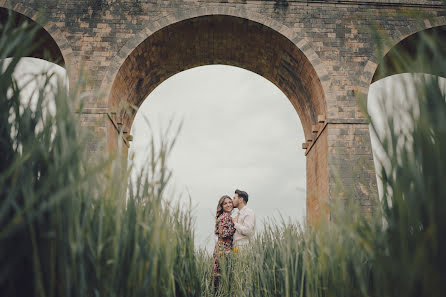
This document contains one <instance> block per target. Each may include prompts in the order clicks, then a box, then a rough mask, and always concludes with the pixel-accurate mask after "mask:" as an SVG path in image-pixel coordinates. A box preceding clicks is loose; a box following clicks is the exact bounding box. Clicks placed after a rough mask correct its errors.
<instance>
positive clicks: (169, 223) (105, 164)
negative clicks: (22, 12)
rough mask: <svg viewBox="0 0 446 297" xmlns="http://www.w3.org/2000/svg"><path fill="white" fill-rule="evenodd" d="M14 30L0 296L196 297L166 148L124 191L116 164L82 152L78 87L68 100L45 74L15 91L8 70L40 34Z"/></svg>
mask: <svg viewBox="0 0 446 297" xmlns="http://www.w3.org/2000/svg"><path fill="white" fill-rule="evenodd" d="M13 24H14V21H13V20H11V19H10V20H9V21H8V23H7V24H5V25H4V26H3V27H2V28H1V29H2V30H1V37H0V295H1V296H77V297H78V296H199V295H200V290H201V288H200V283H199V282H197V279H196V278H195V277H194V276H195V275H197V273H196V270H197V263H196V255H195V252H194V237H193V230H192V227H193V225H192V221H191V218H190V216H188V213H189V212H188V210H187V209H184V207H180V205H177V204H174V203H168V202H166V201H167V200H166V198H165V197H164V189H165V187H166V185H167V183H168V182H169V177H170V175H169V170H168V169H167V168H166V166H165V164H166V163H165V160H166V159H167V157H168V148H169V147H170V145H169V144H168V143H167V142H166V143H163V145H161V146H160V147H153V150H152V151H151V161H150V162H149V163H148V168H147V170H146V171H144V172H141V173H140V174H139V176H138V180H137V183H136V184H135V186H132V187H128V185H129V181H130V180H129V170H128V169H127V166H126V164H124V163H122V159H121V158H113V156H105V157H104V154H102V153H101V155H102V156H99V155H91V152H89V151H88V149H87V148H88V145H87V144H88V140H89V137H90V136H89V135H88V132H87V131H85V129H83V128H82V127H81V125H80V121H81V118H80V116H79V115H78V114H77V113H76V112H75V110H74V106H76V108H77V107H79V106H81V107H82V105H83V104H82V99H80V98H83V97H86V96H88V94H86V93H83V92H82V89H80V87H82V84H81V83H80V86H70V89H71V90H72V91H71V92H70V93H68V92H67V87H66V86H65V85H64V84H63V82H61V81H59V83H58V84H57V85H56V86H52V85H51V84H50V80H51V77H50V75H49V74H48V73H42V74H41V75H38V76H37V77H33V78H30V82H31V81H33V80H37V81H39V82H42V81H43V83H40V84H38V86H37V88H36V90H35V92H34V93H33V94H31V95H29V96H28V97H27V95H26V94H25V93H23V92H22V88H21V87H19V84H18V83H17V82H16V80H15V78H14V75H13V73H14V70H15V68H16V67H17V64H18V63H19V61H20V59H21V57H26V56H28V55H29V54H30V53H31V51H32V49H33V48H34V47H35V46H36V45H35V44H33V42H32V41H33V40H34V38H33V37H34V34H35V32H36V30H37V28H36V27H34V26H33V25H30V24H21V25H20V26H18V27H17V26H14V25H13ZM7 57H12V59H11V60H10V61H9V63H6V62H5V60H4V58H7ZM50 105H53V106H55V108H54V112H48V107H49V106H50Z"/></svg>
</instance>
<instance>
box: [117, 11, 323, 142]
mask: <svg viewBox="0 0 446 297" xmlns="http://www.w3.org/2000/svg"><path fill="white" fill-rule="evenodd" d="M212 64H223V65H231V66H237V67H240V68H243V69H247V70H250V71H252V72H254V73H257V74H259V75H261V76H263V77H265V78H266V79H268V80H269V81H271V82H272V83H274V84H275V85H276V86H277V87H278V88H279V89H280V90H281V91H282V92H283V93H284V94H285V95H286V96H287V97H288V99H289V100H290V102H291V103H292V105H293V106H294V108H295V110H296V111H297V113H298V115H299V118H300V120H301V123H302V126H303V129H304V133H305V136H306V137H311V134H312V125H314V124H316V123H317V117H318V115H325V114H326V99H325V96H326V94H325V93H324V89H323V86H322V83H321V80H320V78H319V77H318V75H317V73H316V71H315V68H314V67H313V64H312V63H311V62H310V60H309V59H308V57H306V55H305V54H304V53H303V52H302V51H301V50H300V49H299V48H298V47H297V46H296V45H295V44H294V43H293V42H291V41H290V40H289V39H288V38H287V37H285V36H284V35H282V34H280V33H279V32H277V31H275V30H273V29H271V28H270V27H268V26H265V25H263V24H260V23H257V22H254V21H251V20H248V19H244V18H241V17H235V16H228V15H206V16H199V17H194V18H191V19H186V20H183V21H180V22H176V23H173V24H171V25H167V26H166V27H163V28H162V29H160V30H158V31H156V32H155V33H153V34H151V35H150V36H149V37H148V38H146V39H145V40H144V41H143V42H141V43H140V44H139V45H137V46H136V48H134V49H133V51H131V53H130V54H129V55H128V56H127V58H126V59H125V61H124V62H123V64H122V65H121V67H120V68H119V70H118V71H117V74H116V76H115V78H114V81H113V84H112V86H111V91H110V95H109V98H108V108H109V110H111V111H114V112H115V114H114V115H112V117H113V120H114V121H115V122H116V123H119V124H122V125H123V126H124V127H127V129H128V128H129V127H131V124H132V121H133V117H134V115H135V113H136V110H133V109H125V107H124V106H126V105H127V106H128V105H131V106H136V107H138V106H140V104H141V103H142V101H143V100H144V99H145V98H146V97H147V96H148V95H149V94H150V92H152V91H153V90H154V89H155V88H156V87H157V86H158V85H159V84H160V83H161V82H163V81H164V80H166V79H167V78H169V77H170V76H172V75H174V74H176V73H178V72H181V71H183V70H187V69H191V68H194V67H197V66H203V65H212ZM129 110H130V112H127V111H129ZM110 129H112V130H113V127H110ZM110 135H116V133H109V145H110V146H116V144H110Z"/></svg>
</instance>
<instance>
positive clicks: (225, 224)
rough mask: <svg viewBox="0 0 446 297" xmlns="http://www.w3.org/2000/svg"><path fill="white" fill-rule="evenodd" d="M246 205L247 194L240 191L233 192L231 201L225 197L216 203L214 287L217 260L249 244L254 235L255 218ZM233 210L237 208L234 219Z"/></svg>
mask: <svg viewBox="0 0 446 297" xmlns="http://www.w3.org/2000/svg"><path fill="white" fill-rule="evenodd" d="M247 203H248V193H246V192H245V191H241V190H235V193H234V198H233V199H231V197H229V196H227V195H225V196H223V197H221V198H220V200H219V201H218V205H217V213H216V216H215V229H214V232H215V235H217V243H216V244H215V248H214V253H213V258H214V264H213V269H212V272H213V273H212V274H213V277H214V286H218V278H219V274H220V264H219V260H220V259H221V257H225V256H227V255H229V254H231V253H232V252H233V251H234V250H235V251H237V250H239V249H242V248H243V247H244V246H246V245H247V244H249V242H250V240H251V238H252V237H253V235H254V233H255V227H256V216H255V214H254V212H253V211H252V209H250V208H248V207H247V206H246V205H247ZM234 208H238V214H237V216H236V217H235V218H233V217H232V210H233V209H234Z"/></svg>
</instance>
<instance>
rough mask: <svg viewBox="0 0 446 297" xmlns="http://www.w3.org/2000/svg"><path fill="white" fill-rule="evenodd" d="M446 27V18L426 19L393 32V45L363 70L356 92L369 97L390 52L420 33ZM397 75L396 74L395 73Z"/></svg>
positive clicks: (371, 60)
mask: <svg viewBox="0 0 446 297" xmlns="http://www.w3.org/2000/svg"><path fill="white" fill-rule="evenodd" d="M445 25H446V17H445V16H441V17H436V18H432V19H424V20H423V21H422V22H418V23H417V24H416V25H412V26H410V27H406V28H405V29H401V28H398V29H396V30H395V31H394V32H392V37H391V44H385V47H384V49H383V51H382V54H383V57H378V56H376V54H374V55H373V56H372V57H371V58H370V59H369V60H368V61H367V63H366V65H365V66H364V68H363V71H362V75H361V78H360V84H359V86H358V87H357V88H356V91H357V92H358V93H360V94H362V95H364V96H367V94H368V90H369V87H370V85H371V84H372V83H373V82H375V81H377V80H379V79H380V78H383V77H380V76H377V72H378V68H379V66H380V65H379V63H378V61H379V60H380V58H383V59H385V56H386V55H388V54H389V52H390V51H391V50H392V49H393V48H394V47H396V46H398V45H399V44H401V43H402V42H404V41H405V40H406V39H407V38H410V37H411V36H414V35H415V34H417V33H420V32H422V31H425V30H429V29H434V28H438V27H440V26H445ZM394 74H396V73H394Z"/></svg>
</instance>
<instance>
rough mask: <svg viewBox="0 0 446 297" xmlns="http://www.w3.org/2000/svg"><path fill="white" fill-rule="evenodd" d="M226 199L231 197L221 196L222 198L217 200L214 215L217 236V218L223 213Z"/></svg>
mask: <svg viewBox="0 0 446 297" xmlns="http://www.w3.org/2000/svg"><path fill="white" fill-rule="evenodd" d="M226 198H229V199H231V197H229V196H228V195H223V196H221V198H220V200H218V204H217V213H216V215H215V228H214V233H215V234H218V232H217V231H218V217H219V216H220V215H221V214H222V213H223V203H225V200H226ZM231 200H232V199H231Z"/></svg>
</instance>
